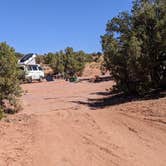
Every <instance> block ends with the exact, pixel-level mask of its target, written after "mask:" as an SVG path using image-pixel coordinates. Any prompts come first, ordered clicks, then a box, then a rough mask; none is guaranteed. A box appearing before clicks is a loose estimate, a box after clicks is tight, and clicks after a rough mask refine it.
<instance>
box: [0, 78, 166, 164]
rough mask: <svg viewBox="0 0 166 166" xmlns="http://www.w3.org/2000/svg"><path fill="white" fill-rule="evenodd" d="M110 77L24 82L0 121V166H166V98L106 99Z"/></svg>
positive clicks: (110, 82) (110, 84) (110, 83)
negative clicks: (17, 108) (19, 107)
mask: <svg viewBox="0 0 166 166" xmlns="http://www.w3.org/2000/svg"><path fill="white" fill-rule="evenodd" d="M112 84H113V82H112V81H104V82H100V83H88V82H81V83H68V82H64V81H54V82H43V83H32V84H25V85H23V86H22V87H23V89H24V91H25V94H24V95H23V97H22V102H23V108H24V109H23V111H21V112H20V113H18V114H15V115H10V116H8V117H7V118H6V119H3V120H2V121H1V122H0V166H165V165H166V98H160V99H153V100H142V101H131V102H129V101H127V100H126V101H124V100H121V98H119V99H116V100H115V99H114V98H110V99H109V103H107V104H106V105H105V104H103V103H102V102H103V101H105V100H100V99H101V98H103V97H104V98H107V97H110V96H108V94H107V92H106V88H110V87H111V86H112Z"/></svg>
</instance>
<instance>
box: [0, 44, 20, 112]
mask: <svg viewBox="0 0 166 166" xmlns="http://www.w3.org/2000/svg"><path fill="white" fill-rule="evenodd" d="M18 77H19V70H18V66H17V57H16V54H15V51H14V49H13V48H12V47H10V46H9V45H7V44H6V43H4V42H3V43H0V110H1V111H0V112H2V110H3V102H4V100H7V101H9V103H10V104H11V105H13V106H16V98H17V97H18V96H19V95H20V92H21V89H20V86H19V81H18ZM0 114H1V113H0Z"/></svg>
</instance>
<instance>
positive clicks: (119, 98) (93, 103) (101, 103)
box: [72, 90, 166, 109]
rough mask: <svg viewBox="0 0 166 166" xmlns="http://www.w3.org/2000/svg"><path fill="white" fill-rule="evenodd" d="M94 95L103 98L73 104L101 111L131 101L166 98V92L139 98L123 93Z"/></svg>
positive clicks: (159, 91)
mask: <svg viewBox="0 0 166 166" xmlns="http://www.w3.org/2000/svg"><path fill="white" fill-rule="evenodd" d="M92 95H98V96H102V97H100V98H99V97H98V98H88V100H87V101H72V102H73V103H77V104H82V105H87V106H88V107H90V108H91V109H101V108H105V107H107V106H113V105H119V104H123V103H128V102H131V101H143V100H153V99H159V98H163V97H166V91H161V90H157V91H154V92H152V93H150V94H148V95H146V96H145V97H139V96H129V95H128V96H127V95H125V94H123V93H113V92H97V93H92Z"/></svg>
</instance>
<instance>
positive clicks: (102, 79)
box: [79, 76, 113, 83]
mask: <svg viewBox="0 0 166 166" xmlns="http://www.w3.org/2000/svg"><path fill="white" fill-rule="evenodd" d="M111 80H113V78H112V76H96V77H85V78H79V82H83V81H87V82H90V83H100V82H106V81H111Z"/></svg>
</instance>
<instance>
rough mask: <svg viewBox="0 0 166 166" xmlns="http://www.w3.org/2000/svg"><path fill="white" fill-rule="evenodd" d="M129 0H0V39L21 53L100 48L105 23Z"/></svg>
mask: <svg viewBox="0 0 166 166" xmlns="http://www.w3.org/2000/svg"><path fill="white" fill-rule="evenodd" d="M131 6H132V0H0V20H1V24H0V42H3V41H6V42H7V43H8V44H9V45H10V46H12V47H14V48H15V50H16V51H17V52H21V53H24V54H26V53H38V54H44V53H48V52H56V51H59V50H64V49H65V48H66V47H73V48H74V50H76V51H78V50H83V51H85V52H87V53H92V52H98V51H101V43H100V42H101V39H100V36H101V35H103V34H104V33H105V28H106V23H107V22H108V20H110V19H111V18H112V17H114V16H117V15H118V13H119V12H121V11H130V9H131Z"/></svg>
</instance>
